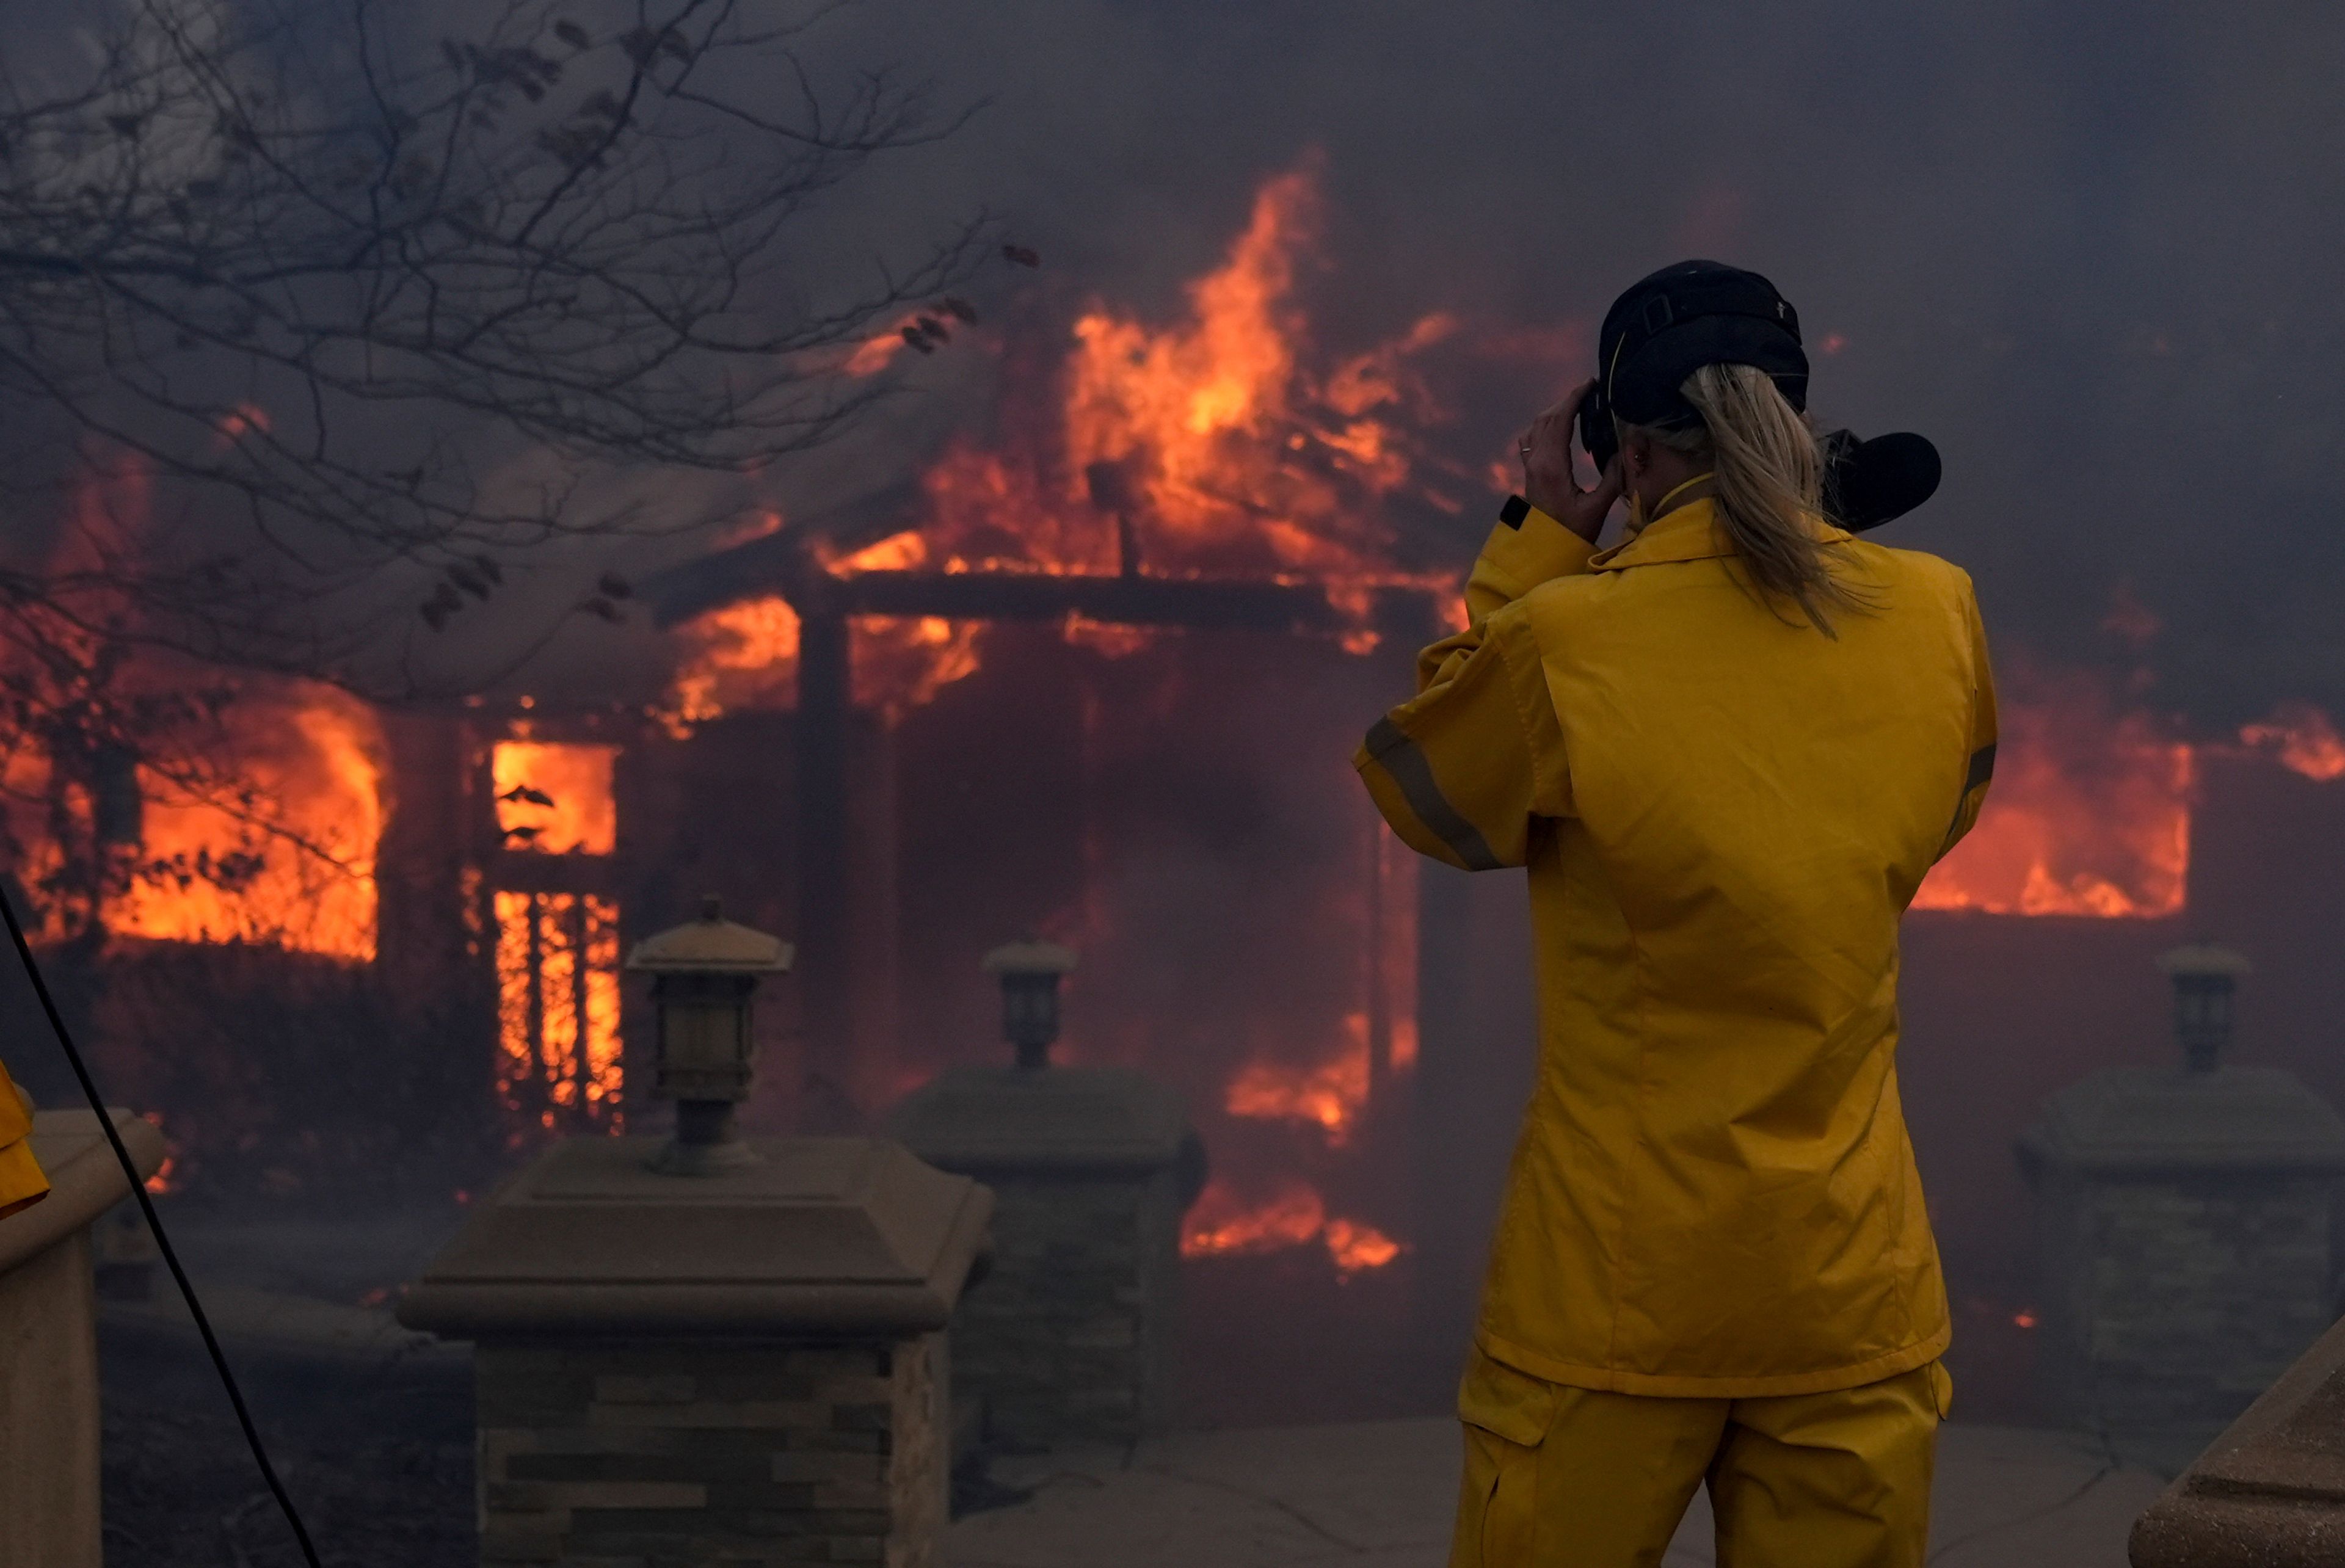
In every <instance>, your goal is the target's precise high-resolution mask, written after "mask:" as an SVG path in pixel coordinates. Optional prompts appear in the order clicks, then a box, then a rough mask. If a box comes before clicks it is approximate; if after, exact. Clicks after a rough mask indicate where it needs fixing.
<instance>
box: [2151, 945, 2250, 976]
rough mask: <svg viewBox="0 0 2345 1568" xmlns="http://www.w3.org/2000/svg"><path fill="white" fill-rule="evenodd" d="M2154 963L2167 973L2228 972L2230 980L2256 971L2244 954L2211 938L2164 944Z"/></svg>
mask: <svg viewBox="0 0 2345 1568" xmlns="http://www.w3.org/2000/svg"><path fill="white" fill-rule="evenodd" d="M2157 966H2158V967H2159V968H2161V969H2163V970H2165V971H2166V972H2167V974H2168V975H2177V976H2179V975H2228V976H2230V977H2231V978H2232V979H2234V980H2238V979H2244V978H2246V977H2247V976H2249V975H2252V974H2254V973H2255V971H2256V966H2254V965H2253V964H2250V963H2249V962H2248V960H2247V956H2246V955H2244V954H2240V953H2234V952H2232V951H2231V950H2230V949H2229V948H2228V947H2218V946H2215V945H2214V944H2213V943H2211V942H2193V943H2191V944H2189V945H2188V946H2183V947H2172V948H2168V949H2167V951H2165V952H2163V953H2160V954H2159V955H2158V956H2157Z"/></svg>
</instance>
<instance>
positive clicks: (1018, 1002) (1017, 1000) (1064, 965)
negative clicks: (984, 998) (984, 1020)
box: [985, 940, 1075, 1069]
mask: <svg viewBox="0 0 2345 1568" xmlns="http://www.w3.org/2000/svg"><path fill="white" fill-rule="evenodd" d="M1074 966H1075V956H1074V953H1073V952H1072V951H1071V950H1070V949H1068V948H1065V947H1061V946H1059V945H1058V944H1057V943H1055V942H1041V941H1034V940H1028V941H1024V942H1012V943H1010V945H1009V946H1007V947H996V948H995V949H994V950H993V951H992V952H990V953H988V954H987V955H986V956H985V972H986V973H987V974H989V975H993V976H999V977H1000V981H1001V1032H1002V1033H1003V1034H1004V1035H1006V1036H1008V1037H1009V1038H1010V1045H1012V1046H1013V1047H1016V1048H1017V1051H1018V1065H1019V1066H1020V1067H1025V1068H1029V1069H1033V1068H1039V1067H1049V1066H1050V1065H1051V1042H1053V1041H1055V1040H1056V1039H1057V1038H1058V1037H1059V982H1060V980H1061V979H1062V978H1063V977H1064V976H1066V974H1067V972H1068V971H1069V970H1071V969H1072V968H1073V967H1074Z"/></svg>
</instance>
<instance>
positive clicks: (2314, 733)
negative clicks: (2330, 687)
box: [2239, 703, 2345, 784]
mask: <svg viewBox="0 0 2345 1568" xmlns="http://www.w3.org/2000/svg"><path fill="white" fill-rule="evenodd" d="M2239 740H2240V743H2241V744H2244V745H2248V746H2252V747H2254V748H2255V749H2256V750H2258V751H2266V752H2270V753H2272V754H2274V755H2276V756H2278V757H2279V760H2280V765H2281V766H2283V767H2286V768H2288V769H2289V770H2290V771H2291V772H2294V773H2299V774H2303V775H2304V776H2305V777H2306V778H2309V779H2315V780H2319V781H2320V782H2321V783H2324V784H2325V783H2327V782H2328V781H2330V779H2336V778H2345V737H2340V735H2339V734H2338V733H2337V726H2336V724H2335V723H2332V722H2331V721H2330V717H2329V715H2328V714H2326V713H2322V712H2321V711H2320V709H2318V708H2316V707H2313V706H2312V705H2311V704H2310V703H2281V704H2280V706H2279V707H2278V708H2277V709H2275V710H2274V711H2273V713H2272V716H2271V717H2270V718H2269V719H2266V720H2265V721H2264V722H2263V723H2259V724H2249V725H2248V726H2247V727H2246V728H2244V729H2242V730H2240V732H2239Z"/></svg>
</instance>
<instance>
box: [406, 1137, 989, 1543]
mask: <svg viewBox="0 0 2345 1568" xmlns="http://www.w3.org/2000/svg"><path fill="white" fill-rule="evenodd" d="M657 1147H658V1145H657V1141H656V1140H655V1139H651V1138H581V1139H576V1140H573V1141H570V1142H566V1143H563V1144H559V1145H556V1146H555V1147H554V1148H551V1149H549V1150H547V1151H546V1153H545V1154H544V1155H543V1156H542V1157H541V1158H539V1159H538V1160H537V1161H536V1162H535V1163H534V1164H533V1165H532V1166H530V1167H529V1168H527V1169H525V1170H524V1171H523V1172H522V1173H521V1175H519V1176H518V1177H516V1178H515V1179H513V1180H512V1181H511V1182H509V1183H508V1184H507V1185H506V1186H505V1187H504V1188H503V1189H501V1190H500V1191H499V1192H498V1193H497V1194H496V1196H495V1197H494V1198H493V1199H491V1200H490V1201H489V1202H488V1203H487V1204H485V1205H483V1206H482V1209H480V1210H479V1211H478V1212H477V1213H476V1214H475V1215H474V1216H473V1218H472V1220H471V1222H470V1223H469V1224H468V1225H467V1226H466V1227H465V1229H463V1231H462V1233H460V1234H459V1235H458V1236H457V1237H456V1239H454V1240H453V1241H452V1242H451V1243H450V1244H449V1246H448V1247H447V1249H445V1250H443V1251H442V1253H441V1254H440V1256H439V1257H438V1258H436V1259H433V1261H432V1262H431V1265H430V1266H429V1267H428V1268H427V1269H426V1270H425V1272H424V1275H423V1278H422V1280H421V1282H420V1283H419V1284H418V1285H417V1286H416V1288H415V1289H414V1290H411V1292H410V1293H409V1295H408V1297H407V1299H406V1300H405V1301H404V1302H403V1303H402V1304H401V1308H400V1313H399V1315H400V1319H401V1321H402V1322H404V1323H406V1324H408V1325H409V1326H410V1327H411V1328H418V1329H425V1330H431V1332H433V1333H437V1334H440V1335H442V1336H443V1337H447V1338H451V1339H462V1340H472V1341H473V1342H474V1344H475V1345H476V1346H477V1350H476V1351H475V1363H474V1365H475V1373H476V1377H477V1381H478V1390H479V1418H478V1419H479V1422H480V1451H479V1452H480V1486H481V1492H480V1522H481V1560H482V1563H501V1564H502V1563H647V1564H650V1563H679V1564H681V1563H720V1562H721V1563H745V1564H746V1563H767V1564H780V1563H881V1564H886V1565H888V1568H928V1565H929V1564H933V1563H936V1562H937V1561H938V1552H939V1540H940V1537H941V1535H942V1533H943V1529H944V1524H945V1518H946V1488H947V1484H948V1469H949V1453H948V1450H949V1426H948V1422H949V1399H948V1390H949V1380H948V1374H947V1365H946V1354H945V1338H944V1334H943V1330H944V1328H945V1326H946V1323H947V1322H948V1320H949V1319H950V1317H951V1314H952V1309H953V1305H954V1303H955V1301H956V1300H958V1298H959V1295H960V1292H961V1289H962V1286H963V1285H964V1283H965V1282H966V1280H967V1279H968V1277H969V1271H970V1269H971V1266H972V1264H973V1263H974V1261H975V1260H976V1259H977V1257H978V1255H979V1252H980V1246H981V1243H982V1239H983V1236H984V1231H985V1225H986V1220H987V1217H988V1215H989V1213H990V1210H991V1208H992V1199H991V1196H990V1194H989V1193H987V1192H986V1190H985V1189H983V1188H981V1187H980V1186H978V1185H977V1184H976V1183H975V1182H972V1181H970V1180H969V1179H966V1178H964V1177H958V1176H948V1175H946V1174H943V1173H941V1172H939V1171H936V1170H932V1169H930V1168H928V1167H926V1166H924V1165H922V1164H920V1163H919V1161H918V1160H917V1159H915V1158H912V1156H911V1155H910V1154H909V1152H908V1151H906V1150H905V1149H904V1148H902V1147H901V1146H900V1145H898V1144H893V1143H888V1142H884V1141H879V1140H875V1139H866V1138H788V1139H774V1140H757V1141H753V1142H751V1143H750V1144H749V1145H748V1148H749V1151H750V1152H751V1153H752V1154H753V1155H754V1156H755V1159H754V1162H752V1163H744V1164H739V1165H736V1166H732V1167H730V1168H725V1169H722V1170H720V1171H717V1172H716V1173H715V1174H711V1175H703V1176H671V1175H663V1174H661V1173H659V1172H656V1171H655V1170H652V1169H650V1168H648V1162H649V1160H650V1158H652V1156H653V1155H654V1153H655V1150H656V1148H657Z"/></svg>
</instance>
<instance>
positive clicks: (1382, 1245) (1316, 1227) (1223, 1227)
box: [1181, 1181, 1406, 1279]
mask: <svg viewBox="0 0 2345 1568" xmlns="http://www.w3.org/2000/svg"><path fill="white" fill-rule="evenodd" d="M1314 1241H1316V1242H1318V1243H1320V1244H1321V1245H1322V1246H1324V1247H1325V1249H1327V1256H1328V1258H1329V1259H1330V1260H1331V1261H1333V1262H1334V1263H1335V1268H1336V1270H1337V1271H1338V1272H1339V1273H1341V1274H1342V1275H1343V1276H1345V1278H1347V1279H1348V1278H1350V1277H1351V1276H1352V1275H1354V1274H1357V1273H1359V1272H1361V1271H1362V1270H1368V1269H1381V1268H1383V1267H1384V1266H1385V1265H1386V1264H1387V1263H1390V1262H1391V1261H1392V1260H1393V1259H1396V1258H1397V1257H1399V1256H1400V1255H1401V1253H1402V1252H1403V1251H1404V1250H1406V1249H1405V1248H1404V1247H1403V1246H1402V1245H1401V1244H1400V1243H1399V1242H1397V1241H1395V1240H1394V1239H1392V1238H1391V1237H1389V1236H1386V1234H1385V1233H1384V1232H1383V1231H1381V1230H1378V1229H1376V1227H1375V1226H1373V1225H1369V1224H1366V1223H1365V1222H1363V1221H1360V1220H1356V1219H1330V1218H1329V1217H1328V1214H1327V1205H1326V1201H1325V1199H1322V1198H1321V1197H1320V1196H1319V1194H1318V1191H1317V1190H1316V1189H1314V1188H1312V1187H1310V1186H1308V1185H1306V1184H1304V1183H1303V1182H1299V1181H1294V1182H1289V1183H1288V1184H1287V1185H1286V1186H1284V1187H1283V1188H1281V1189H1279V1191H1278V1193H1277V1194H1276V1196H1274V1197H1273V1198H1272V1199H1270V1200H1269V1201H1267V1202H1265V1203H1262V1204H1259V1205H1255V1206H1254V1207H1251V1208H1249V1207H1247V1206H1246V1204H1245V1202H1244V1199H1241V1198H1239V1197H1238V1195H1237V1194H1236V1193H1235V1192H1233V1191H1232V1190H1231V1189H1229V1188H1228V1187H1226V1186H1224V1185H1223V1183H1221V1182H1218V1181H1213V1182H1208V1183H1207V1184H1206V1186H1205V1190H1204V1191H1203V1192H1202V1193H1200V1194H1199V1195H1198V1198H1197V1203H1196V1207H1195V1208H1193V1209H1191V1210H1190V1212H1189V1219H1188V1222H1187V1224H1186V1226H1185V1227H1184V1228H1183V1231H1182V1236H1181V1256H1183V1258H1216V1257H1233V1256H1235V1257H1243V1256H1247V1255H1251V1254H1255V1253H1263V1252H1281V1251H1284V1250H1286V1249H1289V1248H1294V1247H1307V1246H1309V1245H1310V1244H1311V1243H1312V1242H1314Z"/></svg>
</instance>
